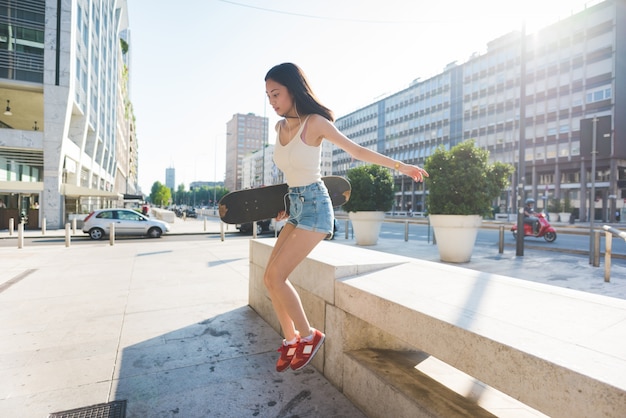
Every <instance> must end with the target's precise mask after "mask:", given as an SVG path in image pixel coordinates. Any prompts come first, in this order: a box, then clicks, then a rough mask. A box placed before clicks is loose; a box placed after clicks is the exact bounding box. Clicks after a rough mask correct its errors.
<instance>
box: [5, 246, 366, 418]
mask: <svg viewBox="0 0 626 418" xmlns="http://www.w3.org/2000/svg"><path fill="white" fill-rule="evenodd" d="M99 244H100V243H98V244H96V245H80V246H78V245H77V246H71V247H70V248H65V247H64V246H61V245H62V244H59V243H50V245H48V244H46V245H40V246H36V247H35V246H33V247H30V248H28V247H26V248H22V249H17V248H6V247H5V248H0V258H1V259H2V260H3V267H4V268H3V270H2V271H0V285H1V284H3V283H7V282H9V281H11V279H13V278H15V277H16V276H18V275H20V274H23V273H24V271H27V270H28V271H30V270H32V271H31V272H30V273H29V274H28V275H26V276H25V277H24V278H23V279H21V280H19V281H16V282H15V283H13V284H11V285H10V286H8V287H4V288H3V290H2V291H1V292H0V306H2V307H3V309H1V310H0V372H1V373H2V379H0V416H3V417H4V416H10V417H18V418H19V417H37V416H41V417H44V416H47V414H49V413H51V412H58V411H64V410H69V409H74V408H79V407H84V406H88V405H93V404H97V403H102V402H110V401H112V400H119V399H127V400H128V408H127V416H133V417H144V416H145V417H171V416H185V417H205V416H213V417H233V416H282V417H288V416H294V415H298V416H302V417H305V416H311V417H314V416H315V417H317V416H334V417H360V416H363V415H362V414H361V412H360V411H359V410H358V409H356V408H355V407H354V406H353V405H352V404H351V403H350V402H349V401H348V400H347V399H346V398H345V396H343V395H342V394H341V393H339V392H338V391H337V390H336V389H335V388H334V387H333V386H332V385H330V384H329V383H328V381H326V380H325V379H324V377H323V376H322V375H320V374H319V373H318V372H317V371H315V369H313V368H311V367H310V368H307V369H305V370H303V371H300V372H293V371H290V370H289V371H287V372H285V373H277V372H276V371H275V369H274V367H275V366H274V364H275V361H276V356H277V355H278V354H277V353H276V348H277V347H278V345H279V344H280V341H281V337H280V335H278V334H277V333H276V332H275V331H274V330H273V329H272V328H271V327H269V326H268V325H267V324H266V323H265V322H264V321H262V320H261V319H260V317H259V316H258V315H256V313H254V311H252V310H251V309H250V308H249V307H248V306H247V300H248V295H247V292H248V283H247V276H248V270H249V266H248V250H249V241H248V240H247V239H228V240H226V241H224V242H221V241H220V240H219V238H218V237H213V239H207V240H206V241H200V242H198V241H194V242H187V241H167V240H165V239H161V240H150V241H148V242H146V241H143V240H137V241H125V242H120V243H119V244H118V243H116V245H114V246H109V245H108V244H106V245H99Z"/></svg>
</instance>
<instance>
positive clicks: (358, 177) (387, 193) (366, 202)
mask: <svg viewBox="0 0 626 418" xmlns="http://www.w3.org/2000/svg"><path fill="white" fill-rule="evenodd" d="M346 177H347V178H348V180H349V181H350V185H351V187H352V191H351V193H350V200H348V202H347V203H346V204H345V205H343V209H344V210H345V211H346V212H348V217H349V218H350V221H351V222H352V228H353V230H354V236H355V239H356V243H357V245H375V244H376V243H377V242H378V235H379V234H380V227H381V225H382V223H383V220H384V218H385V212H387V211H389V210H391V207H392V206H393V199H394V191H393V177H392V176H391V173H390V172H389V169H387V168H385V167H381V166H378V165H374V164H367V165H361V166H359V167H355V168H351V169H350V170H348V172H347V173H346Z"/></svg>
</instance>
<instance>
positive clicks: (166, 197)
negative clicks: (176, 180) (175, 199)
mask: <svg viewBox="0 0 626 418" xmlns="http://www.w3.org/2000/svg"><path fill="white" fill-rule="evenodd" d="M171 199H172V193H171V191H170V189H169V187H167V186H165V185H163V184H162V183H161V182H159V181H155V182H154V184H152V189H151V192H150V201H151V202H152V203H154V204H155V205H157V206H165V205H167V204H168V203H169V202H170V201H171Z"/></svg>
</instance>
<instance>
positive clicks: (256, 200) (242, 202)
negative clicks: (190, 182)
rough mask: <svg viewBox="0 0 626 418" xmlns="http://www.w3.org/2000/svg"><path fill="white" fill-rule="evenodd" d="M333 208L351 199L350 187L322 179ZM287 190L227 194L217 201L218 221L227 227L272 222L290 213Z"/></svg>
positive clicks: (341, 181)
mask: <svg viewBox="0 0 626 418" xmlns="http://www.w3.org/2000/svg"><path fill="white" fill-rule="evenodd" d="M322 180H323V181H324V184H326V188H327V189H328V194H329V195H330V200H331V201H332V204H333V207H339V206H341V205H343V204H344V203H346V202H347V201H348V199H350V191H351V188H350V183H349V182H348V180H346V179H345V178H343V177H339V176H326V177H322ZM287 193H289V187H288V186H287V184H286V183H283V184H276V185H273V186H264V187H257V188H254V189H245V190H237V191H234V192H230V193H228V194H226V195H225V196H224V197H222V198H221V199H220V201H219V212H220V219H221V220H222V221H223V222H225V223H227V224H243V223H247V222H255V221H262V220H264V219H270V218H275V217H276V216H277V215H278V213H279V212H281V211H286V212H287V213H289V200H288V199H289V198H288V197H287V196H286V194H287Z"/></svg>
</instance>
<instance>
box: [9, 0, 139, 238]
mask: <svg viewBox="0 0 626 418" xmlns="http://www.w3.org/2000/svg"><path fill="white" fill-rule="evenodd" d="M129 43H130V39H129V31H128V14H127V7H126V1H125V0H117V1H116V0H111V1H106V0H76V1H72V2H61V1H56V0H20V1H13V0H2V1H0V101H1V102H2V104H3V105H4V103H6V108H7V109H8V108H10V109H11V111H10V112H8V111H6V112H4V113H0V201H1V202H2V204H0V206H4V207H5V208H0V229H1V228H6V227H7V222H8V218H17V217H18V216H20V215H21V214H23V215H24V216H25V217H27V219H28V224H27V227H38V226H39V225H40V224H41V221H42V219H44V218H45V219H46V221H47V226H48V227H49V228H51V229H53V228H61V227H62V226H63V225H64V224H65V223H66V222H67V221H68V220H69V218H70V216H71V215H72V214H81V213H87V212H89V211H90V210H91V209H94V208H100V207H107V206H113V205H117V204H119V203H121V202H122V200H123V195H124V194H136V193H137V192H138V190H137V174H138V173H137V167H138V161H137V155H138V148H137V138H136V135H135V127H134V117H133V109H132V105H131V103H130V100H129V85H128V83H129V79H128V73H129V71H130V60H129V55H128V54H129V48H128V47H129ZM3 108H4V106H3ZM2 211H3V212H2Z"/></svg>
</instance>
